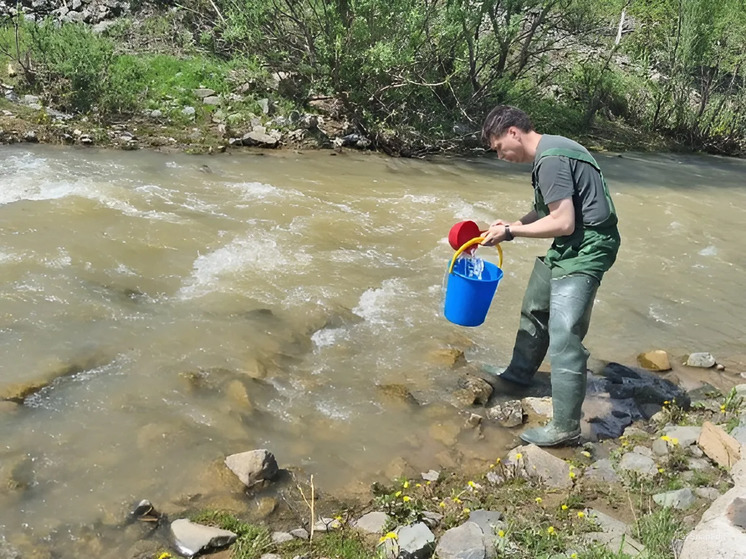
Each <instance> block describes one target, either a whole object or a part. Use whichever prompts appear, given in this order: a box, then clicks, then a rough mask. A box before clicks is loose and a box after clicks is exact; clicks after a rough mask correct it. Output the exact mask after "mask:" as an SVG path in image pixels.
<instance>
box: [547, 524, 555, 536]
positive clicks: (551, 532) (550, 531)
mask: <svg viewBox="0 0 746 559" xmlns="http://www.w3.org/2000/svg"><path fill="white" fill-rule="evenodd" d="M547 534H554V526H550V527H549V528H547Z"/></svg>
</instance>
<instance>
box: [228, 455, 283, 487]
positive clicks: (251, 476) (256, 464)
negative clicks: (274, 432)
mask: <svg viewBox="0 0 746 559" xmlns="http://www.w3.org/2000/svg"><path fill="white" fill-rule="evenodd" d="M225 465H226V466H228V469H230V470H231V471H232V472H233V473H234V474H236V477H238V479H240V480H241V481H242V482H243V483H244V485H246V486H247V487H252V486H253V485H255V484H257V483H259V482H261V481H264V480H270V481H271V480H272V479H274V477H275V476H276V475H277V472H278V471H279V468H278V467H277V461H276V460H275V456H274V454H272V453H271V452H270V451H268V450H266V449H259V450H250V451H248V452H242V453H239V454H232V455H230V456H228V457H227V458H226V459H225Z"/></svg>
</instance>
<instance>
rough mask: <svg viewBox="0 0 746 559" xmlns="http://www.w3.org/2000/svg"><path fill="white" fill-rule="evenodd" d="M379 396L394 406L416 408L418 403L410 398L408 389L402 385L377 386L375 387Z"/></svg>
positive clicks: (410, 394) (413, 398)
mask: <svg viewBox="0 0 746 559" xmlns="http://www.w3.org/2000/svg"><path fill="white" fill-rule="evenodd" d="M376 388H377V389H378V392H379V394H380V395H381V396H382V397H384V398H385V399H386V400H388V401H389V402H391V403H394V404H405V405H407V406H417V405H419V403H418V402H417V400H416V399H415V397H414V396H412V393H411V392H410V391H409V388H407V387H406V386H404V385H403V384H379V385H377V386H376Z"/></svg>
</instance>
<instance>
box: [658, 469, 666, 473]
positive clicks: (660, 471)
mask: <svg viewBox="0 0 746 559" xmlns="http://www.w3.org/2000/svg"><path fill="white" fill-rule="evenodd" d="M665 471H666V470H664V469H663V468H658V473H659V474H662V473H663V472H665Z"/></svg>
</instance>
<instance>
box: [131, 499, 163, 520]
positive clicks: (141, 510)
mask: <svg viewBox="0 0 746 559" xmlns="http://www.w3.org/2000/svg"><path fill="white" fill-rule="evenodd" d="M130 514H131V516H132V518H134V519H135V520H139V521H140V522H158V520H159V518H160V515H159V514H158V511H157V510H155V507H153V504H152V503H151V502H150V501H148V500H147V499H143V500H142V501H140V502H139V503H137V505H136V506H135V508H134V509H132V512H131V513H130Z"/></svg>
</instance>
